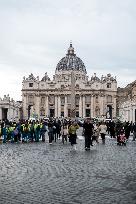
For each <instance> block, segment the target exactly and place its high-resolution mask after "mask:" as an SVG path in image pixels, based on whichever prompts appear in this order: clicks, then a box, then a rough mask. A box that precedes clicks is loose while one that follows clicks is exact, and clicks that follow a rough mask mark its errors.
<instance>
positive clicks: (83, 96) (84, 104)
mask: <svg viewBox="0 0 136 204" xmlns="http://www.w3.org/2000/svg"><path fill="white" fill-rule="evenodd" d="M85 116H86V114H85V96H83V118H84V117H85Z"/></svg>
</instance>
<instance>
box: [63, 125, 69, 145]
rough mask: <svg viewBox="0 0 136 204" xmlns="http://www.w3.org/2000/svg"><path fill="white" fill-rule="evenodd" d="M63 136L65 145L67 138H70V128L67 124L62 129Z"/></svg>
mask: <svg viewBox="0 0 136 204" xmlns="http://www.w3.org/2000/svg"><path fill="white" fill-rule="evenodd" d="M61 135H62V143H63V144H64V140H65V141H66V142H67V136H68V126H67V125H66V124H65V123H64V124H63V125H62V127H61Z"/></svg>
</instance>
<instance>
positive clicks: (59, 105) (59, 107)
mask: <svg viewBox="0 0 136 204" xmlns="http://www.w3.org/2000/svg"><path fill="white" fill-rule="evenodd" d="M60 116H61V101H60V96H58V117H60Z"/></svg>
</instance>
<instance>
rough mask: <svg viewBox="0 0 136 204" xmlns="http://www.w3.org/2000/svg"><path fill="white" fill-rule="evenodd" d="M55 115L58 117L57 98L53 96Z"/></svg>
mask: <svg viewBox="0 0 136 204" xmlns="http://www.w3.org/2000/svg"><path fill="white" fill-rule="evenodd" d="M55 117H58V98H57V96H55Z"/></svg>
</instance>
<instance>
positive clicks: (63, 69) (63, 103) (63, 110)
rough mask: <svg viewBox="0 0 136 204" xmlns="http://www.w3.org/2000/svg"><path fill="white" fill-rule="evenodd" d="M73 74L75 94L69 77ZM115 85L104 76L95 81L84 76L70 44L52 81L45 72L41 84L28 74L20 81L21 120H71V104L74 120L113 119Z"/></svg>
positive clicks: (112, 78)
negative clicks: (52, 118) (75, 118)
mask: <svg viewBox="0 0 136 204" xmlns="http://www.w3.org/2000/svg"><path fill="white" fill-rule="evenodd" d="M72 73H73V74H74V79H75V81H74V87H75V88H74V93H75V95H73V94H72V93H73V90H72V87H73V86H72V81H71V79H72V77H71V74H72ZM116 99H117V81H116V77H113V76H111V74H107V76H103V75H102V76H101V78H98V77H97V76H96V74H95V73H94V74H93V76H91V77H89V76H88V75H87V71H86V67H85V65H84V63H83V61H82V60H81V59H80V58H79V57H77V56H76V54H75V51H74V48H73V46H72V43H70V47H69V48H68V51H67V53H66V56H65V57H63V58H62V59H61V60H60V61H59V63H58V64H57V66H56V70H55V75H54V76H53V80H51V79H50V78H49V77H48V74H47V72H46V73H45V75H44V77H43V78H42V79H41V80H40V79H39V77H35V76H34V75H33V74H30V75H29V76H28V77H24V78H23V83H22V106H23V107H22V108H23V118H24V119H28V118H29V117H37V118H43V117H61V116H63V117H70V116H71V110H72V107H71V106H72V102H73V101H74V103H75V110H74V111H75V115H76V117H82V118H84V117H104V118H111V119H112V118H114V117H116Z"/></svg>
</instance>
